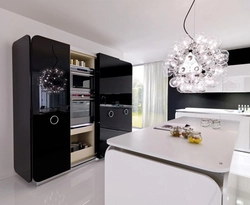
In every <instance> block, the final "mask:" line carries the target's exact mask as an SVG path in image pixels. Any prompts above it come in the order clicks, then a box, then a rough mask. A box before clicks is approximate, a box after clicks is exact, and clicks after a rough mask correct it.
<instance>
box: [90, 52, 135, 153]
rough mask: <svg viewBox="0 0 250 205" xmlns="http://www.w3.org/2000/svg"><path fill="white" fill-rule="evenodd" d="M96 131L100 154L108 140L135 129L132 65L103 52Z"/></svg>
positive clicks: (98, 64) (98, 77)
mask: <svg viewBox="0 0 250 205" xmlns="http://www.w3.org/2000/svg"><path fill="white" fill-rule="evenodd" d="M95 87H96V96H97V97H96V108H95V110H96V115H95V119H96V133H98V135H99V137H98V139H99V153H100V157H102V156H104V155H105V151H106V149H107V147H108V145H107V143H106V140H107V139H108V138H111V137H115V136H118V135H121V134H125V133H128V132H131V131H132V65H131V63H128V62H125V61H122V60H120V59H118V58H114V57H112V56H108V55H105V54H102V53H99V54H97V60H96V85H95Z"/></svg>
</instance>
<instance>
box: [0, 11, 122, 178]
mask: <svg viewBox="0 0 250 205" xmlns="http://www.w3.org/2000/svg"><path fill="white" fill-rule="evenodd" d="M44 15H46V14H44ZM0 28H1V31H0V107H1V109H0V180H1V179H4V178H7V177H10V176H12V175H15V172H14V167H13V108H12V106H13V102H12V101H13V98H12V43H13V42H14V41H16V40H17V39H19V38H21V37H22V36H24V35H26V34H28V35H30V36H31V37H32V36H34V35H41V36H44V37H47V38H51V39H54V40H57V41H61V42H64V43H68V44H70V45H71V48H73V49H74V50H76V49H77V50H78V51H81V52H84V53H88V54H92V55H93V54H96V53H99V52H101V53H105V54H107V55H111V56H115V57H118V58H120V59H122V58H123V54H122V53H121V52H119V51H116V50H113V49H111V48H108V47H105V46H102V45H100V44H97V43H94V42H91V41H89V40H86V39H83V38H80V37H78V36H75V35H72V34H70V33H66V32H64V31H61V30H58V29H55V28H53V27H50V26H47V25H45V24H42V23H39V22H37V21H34V20H31V19H28V18H26V17H23V16H20V15H17V14H15V13H12V12H9V11H6V10H3V9H1V8H0Z"/></svg>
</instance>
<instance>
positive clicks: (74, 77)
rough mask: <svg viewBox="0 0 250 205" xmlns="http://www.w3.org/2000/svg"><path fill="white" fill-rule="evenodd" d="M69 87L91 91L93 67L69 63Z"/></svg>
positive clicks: (92, 87)
mask: <svg viewBox="0 0 250 205" xmlns="http://www.w3.org/2000/svg"><path fill="white" fill-rule="evenodd" d="M70 87H71V88H78V89H80V90H90V92H91V90H93V89H94V69H91V68H86V67H79V66H73V65H71V66H70Z"/></svg>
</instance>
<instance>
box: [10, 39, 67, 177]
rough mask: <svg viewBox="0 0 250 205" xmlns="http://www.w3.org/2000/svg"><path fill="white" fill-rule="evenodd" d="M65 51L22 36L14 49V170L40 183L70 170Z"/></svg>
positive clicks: (61, 46)
mask: <svg viewBox="0 0 250 205" xmlns="http://www.w3.org/2000/svg"><path fill="white" fill-rule="evenodd" d="M69 72H70V46H69V45H67V44H65V43H61V42H58V41H54V40H51V39H47V38H44V37H41V36H34V37H33V38H32V39H31V38H30V37H29V36H28V35H26V36H24V37H23V38H21V39H19V40H17V41H16V42H14V43H13V106H14V169H15V171H16V173H18V174H19V175H20V176H21V177H22V178H24V179H25V180H26V181H28V182H30V181H32V180H34V181H35V182H41V181H44V180H46V179H48V178H51V177H53V176H55V175H58V174H60V173H62V172H65V171H67V170H69V169H70V167H71V165H70V106H69V105H70V88H69V77H70V74H69Z"/></svg>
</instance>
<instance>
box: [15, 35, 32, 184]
mask: <svg viewBox="0 0 250 205" xmlns="http://www.w3.org/2000/svg"><path fill="white" fill-rule="evenodd" d="M12 52H13V53H12V57H13V62H12V63H13V121H14V122H13V126H14V140H13V141H14V169H15V172H16V173H18V174H19V175H20V176H21V177H22V178H24V179H25V180H26V181H28V182H30V181H31V180H32V169H31V125H30V123H31V109H30V108H31V78H30V37H29V36H24V37H23V38H21V39H19V40H17V41H16V42H14V43H13V47H12Z"/></svg>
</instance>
